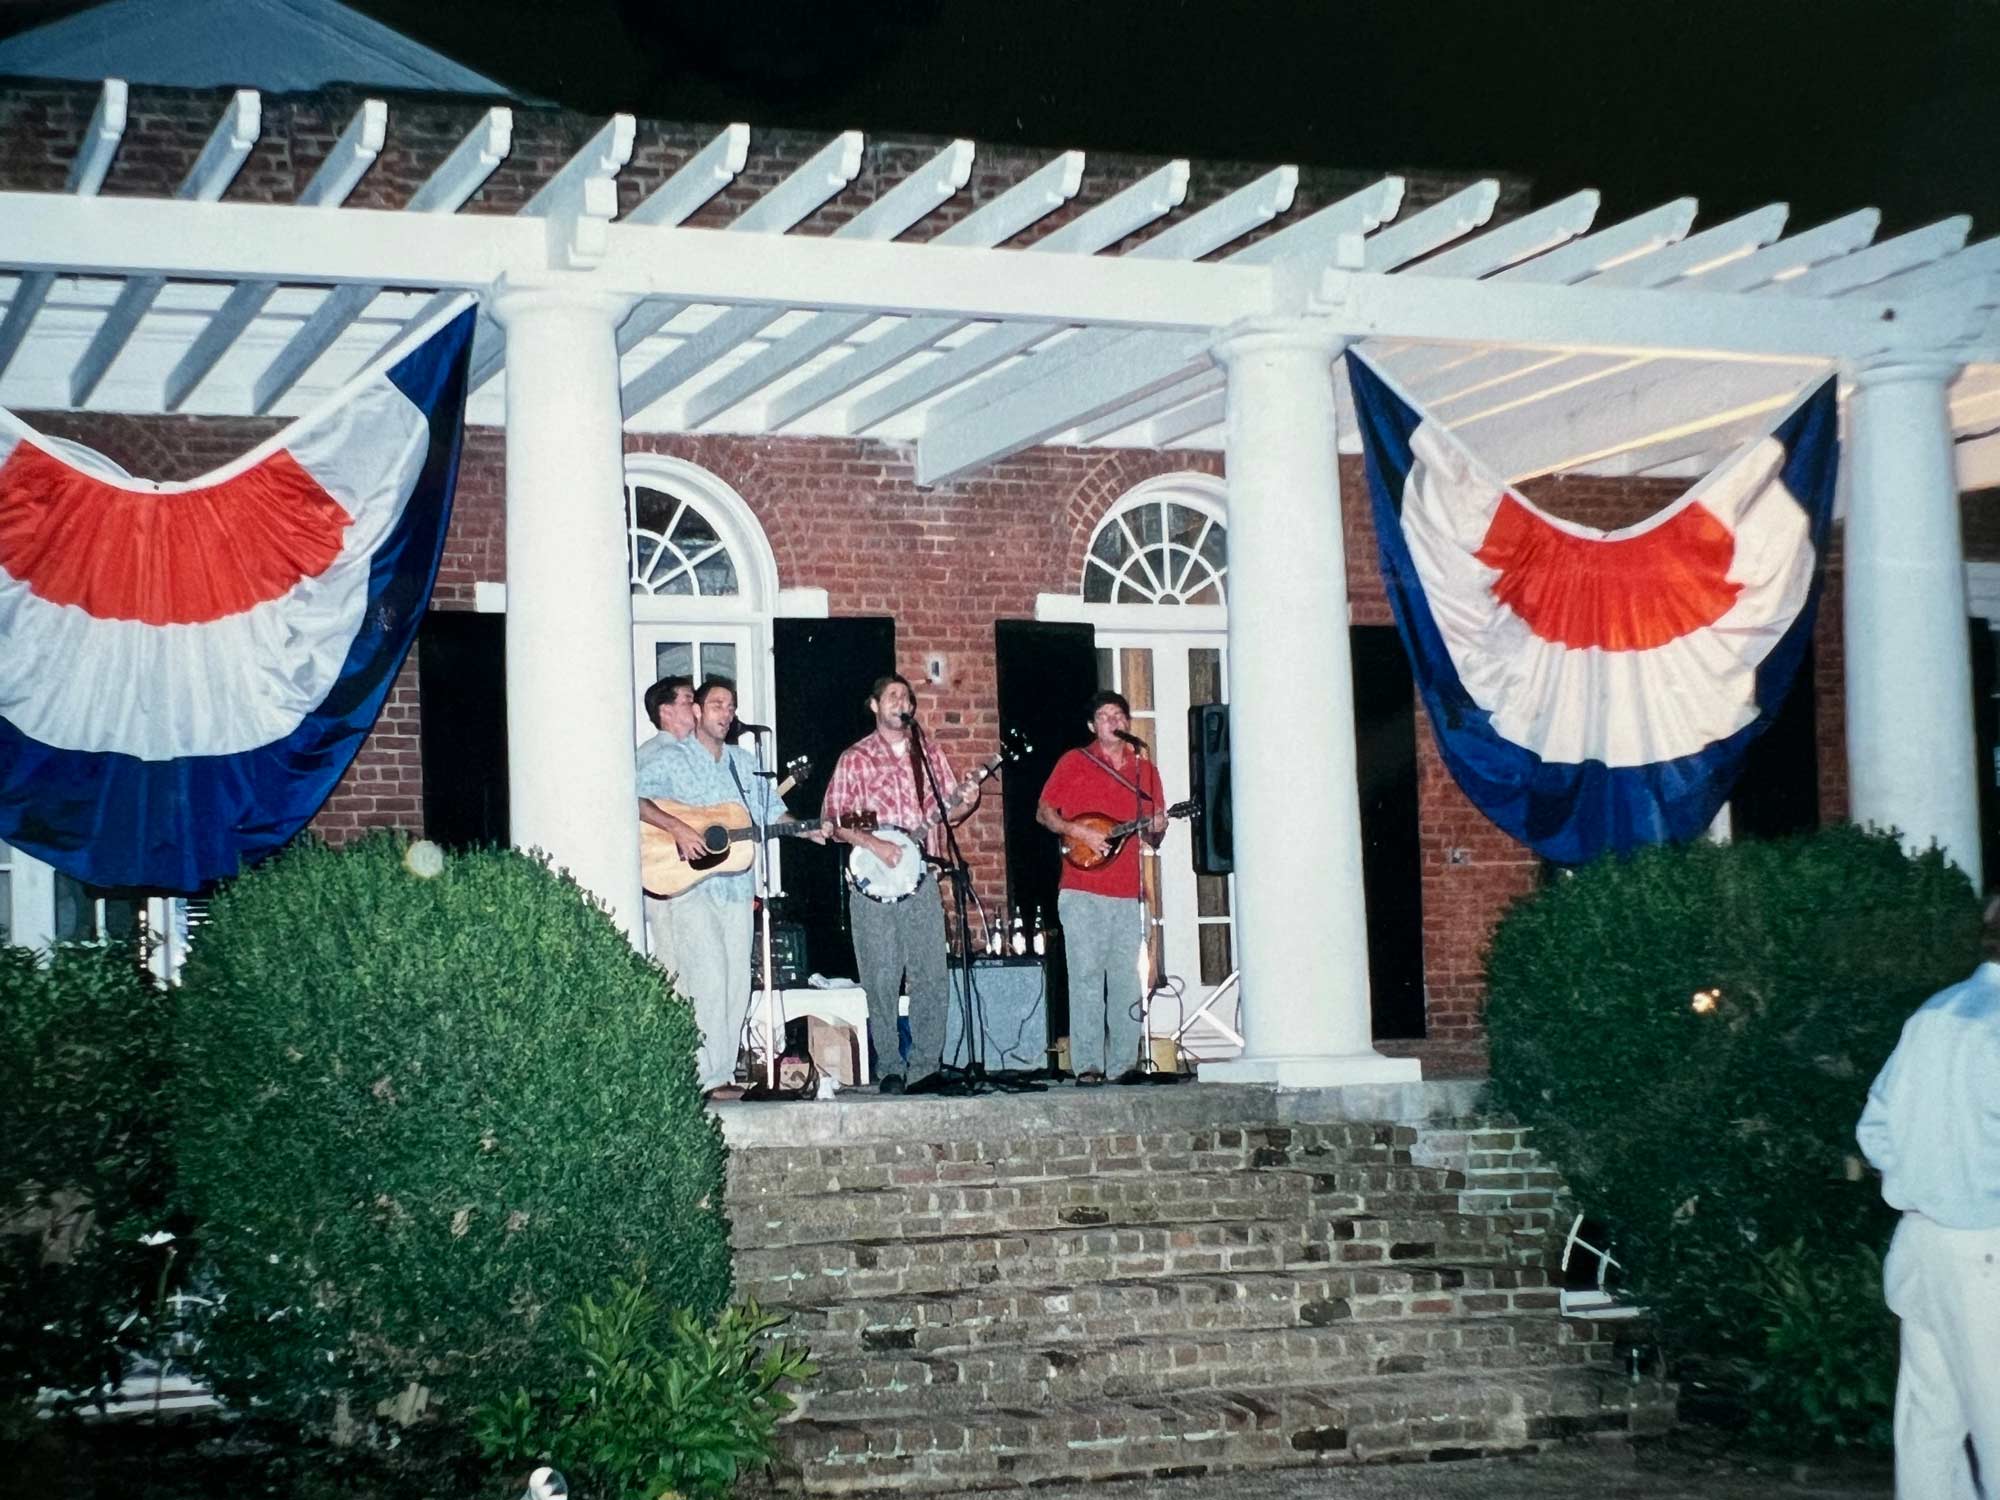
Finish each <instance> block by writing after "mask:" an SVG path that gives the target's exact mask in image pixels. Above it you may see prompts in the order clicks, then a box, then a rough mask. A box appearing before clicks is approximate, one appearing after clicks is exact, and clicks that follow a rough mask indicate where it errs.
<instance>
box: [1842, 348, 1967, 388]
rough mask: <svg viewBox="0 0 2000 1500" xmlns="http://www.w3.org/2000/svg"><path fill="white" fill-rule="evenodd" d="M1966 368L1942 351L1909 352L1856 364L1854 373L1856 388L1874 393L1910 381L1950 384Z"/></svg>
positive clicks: (1877, 356) (1877, 357)
mask: <svg viewBox="0 0 2000 1500" xmlns="http://www.w3.org/2000/svg"><path fill="white" fill-rule="evenodd" d="M1964 368H1965V366H1964V364H1962V363H1961V362H1960V361H1958V360H1955V359H1953V358H1952V357H1951V356H1950V355H1949V354H1946V353H1944V352H1942V351H1939V352H1937V353H1934V354H1929V353H1921V352H1907V351H1906V352H1904V353H1899V354H1878V355H1875V356H1874V357H1873V358H1870V359H1865V360H1860V361H1857V362H1856V363H1855V365H1854V366H1853V370H1852V373H1853V376H1854V383H1855V385H1857V386H1859V387H1861V388H1862V389H1864V390H1872V389H1874V388H1875V387H1877V386H1884V385H1900V384H1903V383H1905V382H1910V381H1929V382H1931V383H1933V384H1936V385H1949V384H1951V382H1952V381H1954V380H1956V379H1958V373H1959V371H1960V370H1963V369H1964Z"/></svg>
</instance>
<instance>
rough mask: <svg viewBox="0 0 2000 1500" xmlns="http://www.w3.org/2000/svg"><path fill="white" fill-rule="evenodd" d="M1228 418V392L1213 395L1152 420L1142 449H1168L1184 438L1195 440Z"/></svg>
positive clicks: (1217, 392)
mask: <svg viewBox="0 0 2000 1500" xmlns="http://www.w3.org/2000/svg"><path fill="white" fill-rule="evenodd" d="M1228 415H1229V392H1228V391H1226V390H1214V391H1210V392H1209V393H1208V394H1207V395H1205V396H1203V397H1201V398H1200V399H1198V400H1195V401H1190V402H1188V403H1186V404H1185V405H1183V406H1178V407H1176V408H1174V410H1172V411H1170V412H1165V413H1163V414H1161V415H1160V416H1157V417H1155V418H1153V420H1152V421H1150V422H1148V423H1147V424H1146V427H1145V432H1144V436H1143V439H1142V441H1141V442H1140V445H1139V446H1141V447H1143V448H1166V447H1170V446H1172V445H1173V444H1175V443H1177V442H1179V441H1180V440H1181V439H1182V438H1190V437H1194V436H1195V435H1196V434H1198V433H1203V432H1206V431H1208V429H1209V428H1211V427H1215V426H1218V425H1219V424H1220V423H1221V422H1222V421H1223V420H1224V419H1225V418H1226V417H1227V416H1228Z"/></svg>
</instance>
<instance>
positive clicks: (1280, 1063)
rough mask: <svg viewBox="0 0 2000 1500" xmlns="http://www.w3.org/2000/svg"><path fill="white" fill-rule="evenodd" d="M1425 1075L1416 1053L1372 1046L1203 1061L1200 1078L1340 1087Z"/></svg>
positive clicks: (1419, 1078)
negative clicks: (1390, 1053) (1377, 1049)
mask: <svg viewBox="0 0 2000 1500" xmlns="http://www.w3.org/2000/svg"><path fill="white" fill-rule="evenodd" d="M1423 1076H1424V1070H1423V1065H1422V1064H1421V1063H1419V1062H1418V1061H1417V1060H1416V1059H1415V1058H1414V1057H1384V1056H1383V1055H1382V1054H1381V1053H1379V1052H1375V1051H1372V1050H1371V1051H1368V1052H1345V1053H1334V1054H1332V1055H1328V1054H1325V1053H1317V1052H1305V1053H1294V1054H1290V1055H1284V1054H1281V1055H1279V1056H1276V1057H1273V1056H1270V1055H1268V1054H1266V1055H1263V1056H1258V1057H1236V1058H1231V1059H1230V1060H1229V1061H1228V1062H1211V1063H1203V1064H1202V1065H1201V1071H1200V1073H1199V1074H1198V1075H1197V1079H1198V1081H1199V1082H1202V1083H1261V1084H1267V1085H1269V1086H1270V1087H1272V1088H1280V1089H1337V1088H1343V1087H1345V1086H1346V1085H1348V1084H1351V1083H1418V1082H1421V1081H1422V1079H1423Z"/></svg>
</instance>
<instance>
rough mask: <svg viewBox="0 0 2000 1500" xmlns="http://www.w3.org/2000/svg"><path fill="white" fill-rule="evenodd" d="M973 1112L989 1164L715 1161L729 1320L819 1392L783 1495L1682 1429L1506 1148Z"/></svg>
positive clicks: (741, 1155) (907, 1150) (742, 1151)
mask: <svg viewBox="0 0 2000 1500" xmlns="http://www.w3.org/2000/svg"><path fill="white" fill-rule="evenodd" d="M1176 1092H1177V1093H1179V1094H1181V1095H1183V1096H1193V1095H1195V1094H1196V1093H1197V1092H1198V1091H1196V1090H1179V1091H1176ZM1120 1102H1121V1104H1123V1103H1124V1101H1120ZM974 1103H975V1104H987V1103H993V1108H992V1111H991V1113H990V1114H989V1116H988V1117H987V1118H986V1120H985V1121H983V1122H981V1121H980V1120H979V1118H978V1116H977V1114H976V1113H975V1112H974V1111H973V1110H971V1109H961V1110H959V1111H957V1112H955V1113H954V1114H953V1116H952V1123H953V1124H954V1127H955V1128H957V1129H960V1130H963V1129H978V1130H980V1131H982V1133H981V1134H978V1135H964V1134H960V1135H956V1136H950V1135H948V1136H947V1137H946V1138H943V1139H926V1138H921V1137H924V1136H927V1135H930V1134H934V1133H938V1132H937V1131H935V1130H932V1129H926V1128H924V1126H925V1125H935V1124H937V1123H938V1122H937V1121H926V1120H923V1119H922V1118H921V1116H919V1115H917V1114H915V1113H912V1114H911V1115H910V1116H908V1117H907V1119H906V1123H904V1125H903V1128H900V1129H896V1128H897V1127H898V1125H899V1119H898V1110H897V1106H895V1105H893V1104H891V1105H873V1106H872V1107H871V1106H870V1105H863V1104H855V1105H848V1106H844V1107H845V1108H847V1109H854V1110H858V1109H869V1111H870V1117H871V1118H872V1120H873V1121H874V1122H877V1123H878V1124H879V1125H880V1126H882V1127H884V1129H883V1131H882V1132H880V1133H887V1131H888V1130H889V1129H896V1133H897V1134H898V1135H899V1136H900V1138H898V1139H887V1140H884V1139H866V1138H862V1139H852V1140H847V1141H844V1142H843V1143H840V1144H805V1145H745V1144H742V1143H740V1142H736V1141H734V1140H732V1144H733V1150H732V1153H731V1158H730V1212H731V1218H732V1222H733V1225H734V1237H735V1245H736V1278H737V1290H738V1294H739V1295H751V1296H755V1297H756V1298H757V1299H758V1300H759V1301H761V1302H763V1303H765V1304H766V1305H768V1306H772V1307H774V1308H777V1309H779V1310H782V1311H785V1312H788V1313H789V1314H790V1315H791V1318H792V1325H791V1331H792V1333H793V1334H794V1336H796V1337H799V1338H802V1339H804V1341H805V1342H807V1343H808V1344H810V1345H811V1347H812V1349H813V1351H814V1354H815V1356H816V1357H817V1358H818V1360H819V1362H820V1365H821V1374H820V1376H819V1378H818V1379H817V1380H815V1381H814V1382H813V1383H812V1394H811V1396H810V1398H809V1404H808V1407H807V1410H806V1412H805V1414H804V1416H803V1417H802V1418H801V1419H800V1420H798V1421H796V1422H793V1423H791V1424H790V1425H788V1426H787V1427H785V1428H784V1429H783V1461H782V1469H781V1474H780V1478H779V1483H780V1486H781V1487H782V1488H785V1489H788V1490H792V1491H803V1492H805V1493H809V1494H872V1493H876V1492H887V1491H897V1492H909V1493H934V1492H938V1491H945V1490H961V1489H980V1488H1000V1487H1013V1486H1019V1485H1029V1484H1037V1483H1049V1482H1054V1481H1059V1480H1073V1479H1111V1478H1132V1477H1141V1476H1149V1475H1150V1476H1165V1475H1171V1474H1186V1473H1195V1472H1203V1471H1221V1470H1229V1469H1250V1468H1272V1467H1279V1466H1285V1465H1306V1464H1325V1463H1351V1462H1358V1461H1371V1460H1390V1459H1395V1460H1405V1461H1407V1460H1410V1459H1426V1458H1428V1459H1447V1458H1460V1457H1472V1456H1475V1455H1480V1454H1491V1453H1500V1452H1516V1451H1520V1450H1523V1449H1527V1448H1532V1447H1536V1446H1539V1445H1541V1444H1543V1443H1546V1442H1548V1441H1551V1440H1555V1439H1559V1438H1566V1437H1572V1436H1577V1435H1581V1434H1597V1433H1605V1434H1638V1433H1648V1432H1656V1431H1660V1430H1662V1429H1664V1428H1665V1427H1666V1426H1667V1425H1669V1423H1670V1422H1671V1420H1672V1411H1673V1395H1674V1393H1673V1391H1672V1389H1671V1388H1670V1387H1667V1386H1665V1385H1662V1384H1661V1383H1659V1382H1658V1381H1656V1380H1654V1379H1652V1378H1650V1377H1645V1378H1642V1379H1640V1380H1638V1381H1636V1382H1635V1381H1634V1380H1633V1379H1632V1378H1631V1377H1630V1376H1629V1374H1628V1373H1627V1371H1626V1370H1625V1368H1623V1367H1622V1366H1621V1365H1620V1364H1619V1363H1618V1362H1617V1361H1616V1360H1614V1358H1613V1352H1614V1351H1613V1348H1612V1345H1611V1343H1610V1342H1609V1337H1608V1335H1607V1334H1606V1332H1605V1330H1604V1328H1603V1327H1602V1325H1594V1324H1589V1323H1583V1322H1578V1321H1574V1320H1568V1319H1565V1318H1563V1317H1562V1316H1561V1314H1560V1313H1559V1311H1558V1307H1557V1294H1556V1292H1555V1290H1554V1289H1553V1287H1552V1286H1551V1284H1550V1274H1549V1267H1548V1264H1547V1249H1548V1238H1549V1233H1550V1229H1551V1224H1552V1215H1553V1212H1554V1198H1555V1194H1556V1193H1557V1192H1558V1191H1559V1189H1560V1181H1559V1179H1557V1178H1556V1176H1555V1174H1554V1173H1553V1172H1551V1171H1549V1170H1548V1169H1547V1168H1546V1167H1545V1166H1543V1165H1542V1164H1541V1163H1540V1162H1539V1161H1538V1160H1537V1159H1536V1158H1535V1157H1534V1155H1533V1153H1532V1151H1529V1150H1527V1149H1526V1148H1525V1147H1524V1145H1523V1143H1522V1141H1521V1139H1520V1137H1519V1134H1518V1133H1517V1132H1513V1131H1509V1130H1502V1129H1492V1128H1481V1127H1468V1126H1465V1125H1463V1124H1460V1125H1455V1126H1450V1125H1448V1126H1411V1125H1386V1124H1374V1123H1359V1122H1352V1121H1338V1120H1331V1121H1320V1122H1290V1123H1268V1122H1265V1121H1275V1120H1276V1119H1277V1118H1278V1113H1279V1112H1278V1110H1277V1109H1275V1108H1272V1109H1270V1110H1268V1111H1263V1112H1262V1113H1263V1114H1264V1116H1265V1121H1260V1120H1258V1119H1257V1118H1256V1115H1257V1113H1259V1112H1257V1111H1247V1112H1246V1111H1244V1110H1242V1109H1241V1108H1239V1109H1238V1110H1236V1111H1235V1113H1237V1114H1238V1115H1240V1116H1243V1117H1244V1119H1245V1122H1244V1123H1225V1124H1206V1123H1201V1122H1199V1121H1192V1122H1191V1121H1188V1120H1187V1119H1185V1118H1184V1117H1186V1116H1187V1115H1188V1114H1189V1112H1190V1111H1189V1108H1188V1107H1187V1105H1186V1103H1185V1102H1182V1103H1181V1104H1180V1105H1179V1107H1178V1108H1176V1109H1175V1110H1173V1111H1171V1112H1170V1113H1171V1114H1172V1115H1178V1116H1180V1117H1182V1118H1165V1119H1161V1120H1156V1121H1148V1120H1145V1119H1143V1118H1139V1119H1132V1118H1129V1116H1130V1114H1131V1113H1132V1111H1131V1109H1130V1107H1129V1106H1128V1107H1127V1108H1126V1110H1125V1113H1126V1115H1127V1116H1128V1118H1124V1119H1114V1120H1111V1121H1108V1122H1106V1123H1105V1124H1103V1125H1102V1126H1101V1127H1093V1125H1092V1123H1091V1121H1090V1118H1089V1116H1088V1114H1087V1113H1086V1112H1084V1111H1082V1110H1080V1109H1072V1110H1070V1111H1069V1112H1068V1114H1067V1116H1066V1117H1065V1118H1064V1119H1062V1121H1061V1122H1060V1123H1059V1124H1056V1125H1054V1126H1053V1127H1052V1122H1051V1121H1050V1120H1049V1119H1047V1118H1046V1117H1045V1116H1044V1117H1042V1118H1038V1119H1034V1120H1028V1121H1025V1122H1018V1123H1014V1124H1011V1125H1010V1124H1009V1122H1008V1116H1007V1114H1006V1111H1005V1109H1004V1103H995V1102H991V1101H974ZM820 1108H825V1107H824V1106H821V1107H820ZM913 1108H914V1107H913V1105H905V1106H903V1109H904V1110H913ZM1138 1113H1139V1114H1140V1115H1142V1116H1143V1115H1144V1113H1145V1110H1144V1108H1143V1107H1141V1108H1140V1109H1139V1110H1138ZM968 1122H971V1123H968ZM738 1133H739V1132H738V1131H734V1130H732V1131H731V1134H732V1137H735V1136H736V1135H737V1134H738Z"/></svg>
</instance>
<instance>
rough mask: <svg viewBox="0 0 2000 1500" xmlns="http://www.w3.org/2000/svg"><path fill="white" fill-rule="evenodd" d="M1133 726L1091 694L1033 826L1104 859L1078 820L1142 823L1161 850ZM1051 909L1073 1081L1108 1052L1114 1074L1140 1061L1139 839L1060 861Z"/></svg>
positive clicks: (1100, 1070) (1095, 1076) (1120, 703)
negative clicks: (1059, 938)
mask: <svg viewBox="0 0 2000 1500" xmlns="http://www.w3.org/2000/svg"><path fill="white" fill-rule="evenodd" d="M1131 723H1132V707H1131V705H1130V704H1128V703H1127V702H1126V701H1125V699H1124V698H1123V697H1121V696H1120V695H1119V694H1117V693H1111V692H1104V693H1099V694H1098V695H1097V696H1096V697H1094V698H1092V699H1091V700H1090V720H1089V727H1090V737H1091V738H1090V743H1089V744H1088V745H1085V746H1084V747H1083V748H1082V749H1080V750H1070V751H1067V752H1065V753H1064V755H1063V757H1062V759H1060V760H1058V761H1057V762H1056V768H1055V769H1054V770H1053V771H1051V772H1050V773H1049V779H1048V784H1047V785H1046V786H1044V787H1043V788H1042V796H1041V800H1040V802H1038V803H1037V804H1036V806H1035V821H1036V822H1038V823H1040V824H1041V825H1042V827H1044V828H1046V829H1048V830H1049V831H1050V832H1051V833H1053V834H1055V835H1056V836H1057V837H1058V838H1064V839H1070V840H1072V841H1074V842H1076V843H1080V844H1082V845H1084V846H1086V847H1088V848H1089V849H1090V850H1091V852H1092V853H1094V854H1099V855H1102V854H1104V853H1106V852H1107V850H1108V849H1109V848H1110V845H1109V844H1108V843H1107V842H1106V841H1105V839H1104V837H1103V835H1102V834H1100V833H1098V832H1097V831H1096V830H1095V829H1094V828H1092V827H1091V826H1089V825H1088V824H1085V823H1080V822H1077V821H1076V820H1077V819H1078V818H1081V817H1083V816H1084V815H1085V814H1088V813H1100V814H1103V815H1105V816H1108V817H1111V818H1113V819H1115V820H1117V821H1118V822H1124V821H1126V820H1128V819H1131V820H1139V819H1146V820H1148V821H1147V826H1146V829H1145V831H1144V837H1145V839H1146V842H1147V844H1148V845H1150V846H1151V847H1153V848H1158V847H1159V843H1160V838H1161V836H1162V835H1163V834H1165V833H1166V831H1167V817H1166V812H1165V803H1164V799H1163V797H1162V796H1161V793H1160V773H1159V772H1158V771H1156V770H1154V769H1153V763H1152V762H1151V761H1149V760H1147V759H1146V758H1145V757H1144V756H1142V755H1140V754H1139V753H1138V751H1137V746H1138V744H1139V740H1138V737H1137V736H1135V735H1134V734H1133V733H1132V731H1131ZM1056 912H1057V914H1058V916H1060V917H1061V919H1062V932H1063V951H1064V953H1065V954H1067V955H1068V958H1069V1046H1070V1066H1071V1067H1072V1068H1074V1069H1075V1070H1076V1081H1077V1082H1078V1083H1079V1084H1082V1085H1086V1086H1088V1085H1092V1084H1100V1083H1102V1082H1104V1076H1105V1070H1106V1067H1107V1063H1106V1058H1107V1057H1108V1058H1109V1067H1110V1068H1111V1069H1112V1070H1113V1071H1114V1076H1115V1075H1116V1074H1122V1073H1125V1072H1127V1071H1128V1070H1131V1069H1133V1068H1134V1067H1136V1065H1137V1063H1138V1057H1139V999H1140V996H1139V945H1140V943H1141V942H1142V941H1143V939H1144V938H1145V935H1146V904H1145V901H1144V900H1143V899H1142V893H1141V888H1140V876H1139V846H1138V844H1137V843H1136V842H1134V841H1131V840H1128V841H1127V842H1126V843H1125V845H1124V847H1123V848H1121V849H1120V850H1119V851H1118V853H1117V855H1116V856H1115V857H1114V858H1111V859H1108V860H1106V861H1105V862H1104V863H1103V864H1101V865H1097V866H1096V867H1094V868H1092V869H1089V870H1079V869H1077V868H1076V867H1075V866H1074V865H1072V864H1071V863H1070V862H1069V861H1067V860H1065V861H1063V867H1062V883H1061V889H1060V891H1059V893H1058V894H1057V897H1056ZM1107 1029H1108V1031H1109V1033H1110V1050H1109V1052H1108V1053H1107V1052H1106V1050H1105V1047H1106V1043H1105V1035H1106V1031H1107Z"/></svg>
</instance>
